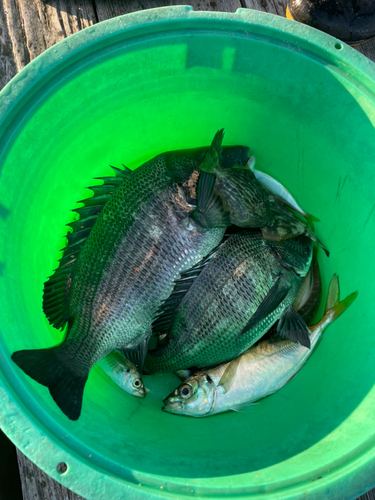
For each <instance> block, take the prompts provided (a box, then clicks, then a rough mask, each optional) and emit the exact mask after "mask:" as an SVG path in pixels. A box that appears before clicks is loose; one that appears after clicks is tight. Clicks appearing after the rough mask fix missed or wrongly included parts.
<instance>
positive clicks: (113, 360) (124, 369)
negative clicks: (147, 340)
mask: <svg viewBox="0 0 375 500" xmlns="http://www.w3.org/2000/svg"><path fill="white" fill-rule="evenodd" d="M98 364H99V367H100V368H101V369H102V370H103V372H104V373H105V374H106V375H107V376H108V377H109V378H110V379H111V380H112V382H114V383H115V384H116V385H118V386H119V387H120V388H121V389H122V390H124V391H125V392H127V393H128V394H131V395H132V396H135V397H137V398H144V397H145V396H146V391H145V388H144V385H143V382H142V378H141V377H142V376H141V374H140V372H139V370H138V369H137V367H136V366H135V365H133V363H131V362H130V361H129V360H127V359H126V358H125V357H124V356H122V355H121V354H120V353H118V352H116V351H113V352H112V353H111V354H108V355H107V356H105V358H103V359H102V360H101V361H99V363H98Z"/></svg>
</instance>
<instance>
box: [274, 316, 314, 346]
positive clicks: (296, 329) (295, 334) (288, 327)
mask: <svg viewBox="0 0 375 500" xmlns="http://www.w3.org/2000/svg"><path fill="white" fill-rule="evenodd" d="M277 332H278V333H280V335H281V336H282V337H284V338H288V339H289V340H292V341H293V342H299V343H300V344H301V345H303V346H305V347H307V348H308V349H310V338H309V333H310V330H309V329H308V327H307V325H306V323H305V322H304V320H303V319H302V318H301V316H300V315H299V314H298V312H296V311H295V310H294V309H293V307H291V308H290V309H288V310H287V311H285V313H284V314H283V315H282V316H281V318H280V320H279V323H278V325H277Z"/></svg>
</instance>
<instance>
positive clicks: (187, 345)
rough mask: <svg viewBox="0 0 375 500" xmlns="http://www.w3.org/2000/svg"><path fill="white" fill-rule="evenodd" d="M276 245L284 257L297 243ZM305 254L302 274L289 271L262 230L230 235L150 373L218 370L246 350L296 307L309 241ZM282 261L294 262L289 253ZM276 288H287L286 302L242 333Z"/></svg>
mask: <svg viewBox="0 0 375 500" xmlns="http://www.w3.org/2000/svg"><path fill="white" fill-rule="evenodd" d="M275 246H276V247H277V249H278V252H279V254H280V253H282V252H281V250H282V248H283V247H285V248H287V247H290V246H292V247H293V246H295V242H293V241H291V240H287V241H285V242H282V243H280V244H276V245H275ZM301 249H302V250H301V253H303V254H304V257H303V258H304V264H305V265H304V266H302V262H303V261H302V260H301V258H300V257H301V256H298V259H297V261H298V266H299V268H298V273H300V274H298V273H297V272H296V270H295V269H293V268H289V269H288V268H286V267H285V265H284V264H286V262H283V263H282V258H281V257H280V255H279V256H277V255H276V253H275V250H274V248H273V245H270V244H268V243H265V242H264V240H263V238H262V236H261V232H260V231H258V230H248V231H242V232H240V233H238V234H235V235H233V236H231V237H230V238H229V239H228V240H227V241H226V242H225V243H223V244H222V245H221V246H220V247H219V250H218V251H217V252H216V254H215V255H214V256H213V257H212V258H211V259H210V261H209V262H208V263H207V265H206V266H205V267H204V269H203V271H202V272H201V274H200V275H199V276H198V278H196V280H195V281H194V283H193V284H192V286H191V287H190V289H189V290H188V292H187V293H186V295H185V296H184V298H183V299H182V300H181V303H180V304H179V305H178V308H177V311H178V312H177V314H176V317H175V319H174V322H173V326H172V329H171V331H170V333H169V335H168V337H169V342H168V343H167V344H166V345H164V346H162V347H160V348H158V349H156V350H154V351H149V353H148V356H147V357H146V361H145V369H146V370H147V372H148V373H155V372H168V371H175V370H181V369H188V368H191V367H198V368H199V367H208V366H214V365H217V364H219V363H223V362H225V361H229V360H231V359H233V358H235V357H236V356H238V355H239V354H241V353H242V352H244V351H245V350H246V349H248V348H249V347H250V346H251V345H252V344H254V343H255V342H256V341H257V340H258V339H259V338H260V337H262V336H263V335H264V334H265V333H266V332H267V331H268V330H269V329H270V327H271V326H272V325H273V324H274V323H275V322H276V321H278V320H279V319H280V318H281V317H282V316H283V315H284V313H286V311H287V310H289V308H290V307H291V306H292V304H293V302H294V300H295V297H296V295H297V292H298V289H299V288H300V286H301V283H302V281H303V278H304V276H305V275H306V273H307V271H308V269H309V266H310V263H311V257H312V247H311V242H310V241H308V240H307V239H306V240H304V241H303V243H302V242H301ZM284 253H285V252H284ZM282 257H284V258H285V257H288V258H291V256H290V255H289V254H287V253H285V255H283V256H282ZM291 262H293V259H292V260H291ZM277 283H282V285H283V286H284V287H285V290H286V291H285V295H284V297H283V299H282V300H280V302H279V303H278V305H277V306H275V307H274V309H273V310H272V311H271V312H270V313H269V314H267V315H266V316H265V317H264V318H263V319H262V320H261V321H259V322H258V323H256V324H255V325H254V326H252V327H251V328H250V329H249V330H247V331H246V332H243V330H244V329H246V327H247V325H248V322H249V319H252V318H253V317H254V316H255V313H256V312H257V310H258V308H259V307H260V305H261V304H262V303H263V301H264V300H265V298H266V296H267V294H268V293H269V292H270V290H271V289H273V287H274V286H276V285H277ZM161 319H162V318H161ZM156 330H157V327H156ZM241 334H242V335H241Z"/></svg>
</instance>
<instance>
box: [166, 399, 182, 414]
mask: <svg viewBox="0 0 375 500" xmlns="http://www.w3.org/2000/svg"><path fill="white" fill-rule="evenodd" d="M163 403H164V406H163V408H162V410H163V411H166V412H168V413H174V412H176V411H177V412H181V411H182V410H183V404H182V403H181V401H170V400H169V399H168V398H165V399H164V401H163Z"/></svg>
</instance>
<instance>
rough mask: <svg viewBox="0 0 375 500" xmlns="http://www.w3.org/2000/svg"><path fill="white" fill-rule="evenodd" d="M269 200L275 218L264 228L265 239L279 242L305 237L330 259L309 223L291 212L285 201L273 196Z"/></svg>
mask: <svg viewBox="0 0 375 500" xmlns="http://www.w3.org/2000/svg"><path fill="white" fill-rule="evenodd" d="M269 199H270V204H271V210H272V213H273V216H274V217H273V222H272V224H271V225H265V226H263V227H262V234H263V238H264V239H266V240H268V241H273V242H277V241H284V240H286V239H288V238H294V237H296V236H299V235H305V236H306V237H308V238H311V240H312V241H314V242H315V243H316V244H317V245H318V246H320V247H321V248H322V249H323V250H324V252H325V253H326V255H327V257H329V251H328V250H327V248H326V247H325V246H324V245H323V243H322V242H321V241H320V239H319V238H318V237H317V236H316V234H315V233H314V232H313V231H312V230H311V229H310V227H309V225H308V223H307V222H305V221H304V220H302V219H300V218H299V217H297V215H295V214H294V213H293V212H292V211H291V210H289V209H288V207H287V206H286V205H285V204H284V203H283V200H281V199H279V198H277V197H275V196H273V195H270V196H269Z"/></svg>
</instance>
